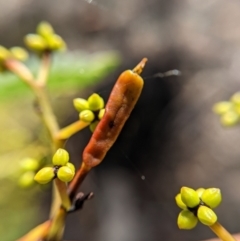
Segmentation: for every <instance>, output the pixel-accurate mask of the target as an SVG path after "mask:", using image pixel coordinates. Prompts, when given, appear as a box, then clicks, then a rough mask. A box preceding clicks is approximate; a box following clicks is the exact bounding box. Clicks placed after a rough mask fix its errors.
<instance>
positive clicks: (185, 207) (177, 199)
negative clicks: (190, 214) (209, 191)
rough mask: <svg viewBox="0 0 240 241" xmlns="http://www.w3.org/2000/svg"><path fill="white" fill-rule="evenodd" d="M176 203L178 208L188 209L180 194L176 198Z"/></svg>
mask: <svg viewBox="0 0 240 241" xmlns="http://www.w3.org/2000/svg"><path fill="white" fill-rule="evenodd" d="M175 201H176V203H177V205H178V207H180V208H181V209H187V206H186V205H185V203H183V201H182V198H181V194H180V193H178V195H177V196H176V197H175Z"/></svg>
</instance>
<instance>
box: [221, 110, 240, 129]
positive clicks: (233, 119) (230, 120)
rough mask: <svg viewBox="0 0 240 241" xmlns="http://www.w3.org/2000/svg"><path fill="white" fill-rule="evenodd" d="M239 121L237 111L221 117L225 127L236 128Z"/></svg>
mask: <svg viewBox="0 0 240 241" xmlns="http://www.w3.org/2000/svg"><path fill="white" fill-rule="evenodd" d="M238 121H239V115H238V114H237V113H236V112H235V111H231V110H230V111H228V112H226V113H225V114H223V115H222V117H221V124H222V125H223V126H234V125H236V124H237V123H238Z"/></svg>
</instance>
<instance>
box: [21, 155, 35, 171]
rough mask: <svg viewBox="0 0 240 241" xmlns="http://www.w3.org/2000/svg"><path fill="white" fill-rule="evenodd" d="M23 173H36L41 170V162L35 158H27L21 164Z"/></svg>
mask: <svg viewBox="0 0 240 241" xmlns="http://www.w3.org/2000/svg"><path fill="white" fill-rule="evenodd" d="M20 166H21V169H22V170H23V171H36V170H37V169H38V168H39V162H38V161H37V160H36V159H33V158H25V159H23V160H21V162H20Z"/></svg>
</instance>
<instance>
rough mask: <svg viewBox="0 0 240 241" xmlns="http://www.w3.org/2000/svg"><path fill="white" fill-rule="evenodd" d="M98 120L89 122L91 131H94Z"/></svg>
mask: <svg viewBox="0 0 240 241" xmlns="http://www.w3.org/2000/svg"><path fill="white" fill-rule="evenodd" d="M98 123H99V121H94V122H93V123H91V124H90V126H89V128H90V131H91V132H94V131H95V129H96V127H97V125H98Z"/></svg>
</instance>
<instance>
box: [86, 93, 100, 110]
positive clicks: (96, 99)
mask: <svg viewBox="0 0 240 241" xmlns="http://www.w3.org/2000/svg"><path fill="white" fill-rule="evenodd" d="M88 104H89V109H90V110H92V111H96V110H100V109H102V108H103V107H104V100H103V98H102V97H100V96H99V95H98V94H95V93H94V94H92V95H91V96H89V98H88Z"/></svg>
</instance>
